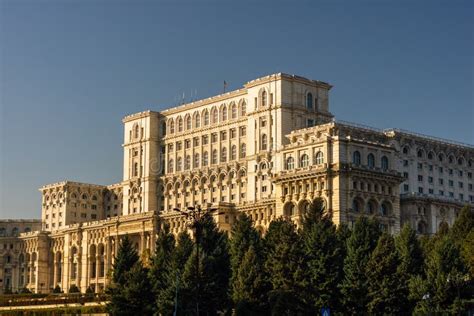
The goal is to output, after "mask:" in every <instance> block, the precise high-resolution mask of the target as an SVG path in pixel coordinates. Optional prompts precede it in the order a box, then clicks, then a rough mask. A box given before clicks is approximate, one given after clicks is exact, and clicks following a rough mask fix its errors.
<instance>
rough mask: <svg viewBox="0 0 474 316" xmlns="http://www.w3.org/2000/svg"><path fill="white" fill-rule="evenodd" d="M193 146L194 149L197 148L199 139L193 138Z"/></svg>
mask: <svg viewBox="0 0 474 316" xmlns="http://www.w3.org/2000/svg"><path fill="white" fill-rule="evenodd" d="M193 146H194V147H197V146H199V137H194V138H193Z"/></svg>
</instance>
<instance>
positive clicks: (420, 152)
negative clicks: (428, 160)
mask: <svg viewBox="0 0 474 316" xmlns="http://www.w3.org/2000/svg"><path fill="white" fill-rule="evenodd" d="M416 156H417V157H418V158H423V150H421V149H419V150H418V152H417V153H416Z"/></svg>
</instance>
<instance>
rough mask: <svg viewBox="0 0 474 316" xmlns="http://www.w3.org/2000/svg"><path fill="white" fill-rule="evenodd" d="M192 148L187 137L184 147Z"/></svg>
mask: <svg viewBox="0 0 474 316" xmlns="http://www.w3.org/2000/svg"><path fill="white" fill-rule="evenodd" d="M189 148H191V141H190V140H189V139H186V140H185V141H184V149H189Z"/></svg>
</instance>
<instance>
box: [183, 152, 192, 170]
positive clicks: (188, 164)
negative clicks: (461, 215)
mask: <svg viewBox="0 0 474 316" xmlns="http://www.w3.org/2000/svg"><path fill="white" fill-rule="evenodd" d="M189 169H191V157H190V156H189V155H187V156H186V158H185V159H184V170H189Z"/></svg>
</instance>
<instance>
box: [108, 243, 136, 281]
mask: <svg viewBox="0 0 474 316" xmlns="http://www.w3.org/2000/svg"><path fill="white" fill-rule="evenodd" d="M138 260H139V257H138V253H137V251H136V249H135V247H133V245H132V242H131V241H130V239H129V238H128V235H125V236H124V237H123V238H122V241H121V242H120V246H119V249H118V251H117V256H116V257H115V262H114V264H113V266H112V271H113V273H112V281H113V283H115V284H121V285H122V284H124V283H125V273H126V272H127V271H129V270H130V269H131V268H132V267H133V266H134V265H135V263H137V262H138Z"/></svg>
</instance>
